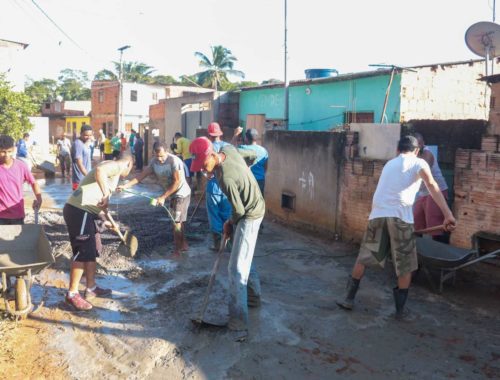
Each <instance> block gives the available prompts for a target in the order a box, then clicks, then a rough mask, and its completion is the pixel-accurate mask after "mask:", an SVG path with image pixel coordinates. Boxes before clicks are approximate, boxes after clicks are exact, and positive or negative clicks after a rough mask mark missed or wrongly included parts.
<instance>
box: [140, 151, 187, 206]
mask: <svg viewBox="0 0 500 380" xmlns="http://www.w3.org/2000/svg"><path fill="white" fill-rule="evenodd" d="M149 166H150V167H151V168H152V169H153V172H154V173H155V174H156V178H158V181H159V183H160V185H162V186H163V188H164V189H167V188H168V187H170V185H171V184H172V182H173V181H174V171H178V172H179V177H180V180H181V184H180V185H179V188H178V189H177V191H176V192H175V193H174V194H172V195H171V197H172V198H179V197H181V198H184V197H187V196H188V195H190V194H191V188H190V187H189V185H188V183H187V182H186V175H185V173H184V162H182V160H181V159H180V158H179V157H177V156H174V155H173V154H168V157H167V159H166V160H165V162H164V163H161V162H160V161H158V159H157V158H156V157H155V158H153V159H152V160H151V163H150V164H149Z"/></svg>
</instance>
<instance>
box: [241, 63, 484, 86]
mask: <svg viewBox="0 0 500 380" xmlns="http://www.w3.org/2000/svg"><path fill="white" fill-rule="evenodd" d="M477 62H484V59H470V60H468V61H456V62H444V63H432V64H427V65H419V66H407V67H397V66H396V67H395V68H396V70H398V71H401V70H404V69H421V68H425V67H434V66H456V65H466V64H471V63H477ZM391 70H392V69H391V68H387V69H385V68H381V69H377V70H370V71H362V72H357V73H347V74H339V75H337V76H333V77H326V78H314V79H298V80H293V81H290V83H289V87H293V86H303V85H311V84H321V83H330V82H341V81H346V80H352V79H359V78H368V77H376V76H379V75H388V74H390V73H391ZM282 87H283V83H275V84H266V85H262V86H256V87H244V88H242V89H241V91H250V90H256V89H270V88H282Z"/></svg>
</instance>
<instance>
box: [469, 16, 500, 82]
mask: <svg viewBox="0 0 500 380" xmlns="http://www.w3.org/2000/svg"><path fill="white" fill-rule="evenodd" d="M465 44H466V45H467V47H468V48H469V49H470V50H471V51H472V52H473V53H474V54H477V55H479V56H480V57H485V58H486V75H488V61H489V60H490V59H493V58H495V57H498V56H500V25H498V24H495V23H494V22H489V21H481V22H477V23H475V24H473V25H471V26H470V27H469V29H467V31H466V32H465Z"/></svg>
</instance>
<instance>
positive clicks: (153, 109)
mask: <svg viewBox="0 0 500 380" xmlns="http://www.w3.org/2000/svg"><path fill="white" fill-rule="evenodd" d="M149 120H150V121H151V120H163V123H165V99H161V100H160V101H159V103H158V104H152V105H150V106H149Z"/></svg>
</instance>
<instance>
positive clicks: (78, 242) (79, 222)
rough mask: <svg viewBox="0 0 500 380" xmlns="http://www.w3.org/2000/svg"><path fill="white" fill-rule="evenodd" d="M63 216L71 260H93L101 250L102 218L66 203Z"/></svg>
mask: <svg viewBox="0 0 500 380" xmlns="http://www.w3.org/2000/svg"><path fill="white" fill-rule="evenodd" d="M63 216H64V221H65V222H66V227H67V228H68V233H69V241H70V243H71V249H72V250H73V261H78V262H93V261H95V260H96V257H99V254H100V253H101V250H102V244H101V234H100V232H101V231H102V230H103V228H102V220H101V219H100V218H99V217H98V216H97V215H94V214H91V213H89V212H86V211H84V210H82V209H79V208H77V207H75V206H72V205H70V204H68V203H66V204H65V205H64V209H63Z"/></svg>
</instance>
